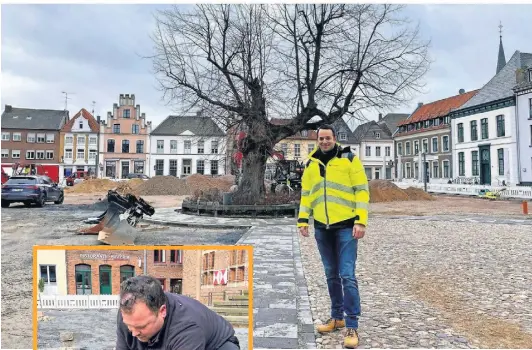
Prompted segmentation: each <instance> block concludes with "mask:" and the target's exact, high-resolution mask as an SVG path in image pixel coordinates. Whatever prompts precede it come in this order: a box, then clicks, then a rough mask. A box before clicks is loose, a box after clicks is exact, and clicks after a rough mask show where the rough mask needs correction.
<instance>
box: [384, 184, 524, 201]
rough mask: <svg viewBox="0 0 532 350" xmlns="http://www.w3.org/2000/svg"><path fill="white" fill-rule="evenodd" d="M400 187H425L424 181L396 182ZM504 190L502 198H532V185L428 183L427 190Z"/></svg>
mask: <svg viewBox="0 0 532 350" xmlns="http://www.w3.org/2000/svg"><path fill="white" fill-rule="evenodd" d="M394 183H395V184H396V185H397V186H398V187H400V188H403V189H405V188H408V187H418V188H423V186H424V184H423V183H422V182H394ZM483 189H486V190H488V191H501V190H503V189H504V191H502V192H500V197H501V198H518V199H532V187H528V186H512V187H503V186H483V185H455V184H430V183H429V184H427V191H428V192H433V193H447V194H461V195H466V196H476V195H478V194H479V192H480V190H483Z"/></svg>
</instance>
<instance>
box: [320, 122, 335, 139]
mask: <svg viewBox="0 0 532 350" xmlns="http://www.w3.org/2000/svg"><path fill="white" fill-rule="evenodd" d="M320 130H331V131H332V133H333V136H334V137H335V138H336V130H335V129H334V126H332V125H330V124H323V125H322V126H320V127H319V128H318V130H316V137H317V138H319V133H320Z"/></svg>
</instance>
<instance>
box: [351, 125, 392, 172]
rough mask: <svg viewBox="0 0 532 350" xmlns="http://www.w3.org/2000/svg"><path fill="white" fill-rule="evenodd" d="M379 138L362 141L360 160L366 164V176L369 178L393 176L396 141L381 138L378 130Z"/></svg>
mask: <svg viewBox="0 0 532 350" xmlns="http://www.w3.org/2000/svg"><path fill="white" fill-rule="evenodd" d="M377 136H378V137H379V138H377V139H375V140H374V141H373V140H364V141H361V143H360V152H359V153H357V154H359V155H360V160H361V161H362V164H363V165H364V170H365V171H366V176H367V178H368V180H369V179H375V180H378V179H388V180H391V179H392V178H393V172H392V170H393V168H392V167H391V162H393V155H394V143H393V140H379V139H380V137H381V135H379V132H376V137H377Z"/></svg>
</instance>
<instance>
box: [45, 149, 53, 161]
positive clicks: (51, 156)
mask: <svg viewBox="0 0 532 350" xmlns="http://www.w3.org/2000/svg"><path fill="white" fill-rule="evenodd" d="M46 159H54V151H46Z"/></svg>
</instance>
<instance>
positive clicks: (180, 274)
mask: <svg viewBox="0 0 532 350" xmlns="http://www.w3.org/2000/svg"><path fill="white" fill-rule="evenodd" d="M38 259H39V257H38ZM65 260H66V269H65V270H66V284H67V294H70V295H75V294H113V295H116V294H119V293H120V283H121V282H122V281H124V280H125V279H127V278H129V277H131V276H138V275H141V274H147V275H150V276H153V277H155V278H157V279H158V280H159V281H160V282H161V285H162V286H163V288H164V290H165V291H168V292H173V293H179V294H184V295H188V296H190V297H193V298H196V299H198V300H201V301H202V302H207V301H208V298H209V294H211V296H212V294H213V293H214V294H215V295H220V293H221V294H223V292H224V291H233V292H239V291H242V290H247V289H248V285H249V284H248V255H247V252H246V251H245V250H216V251H214V250H205V251H204V250H187V249H183V250H168V249H166V250H162V249H159V250H66V253H65ZM38 264H40V262H39V261H38ZM46 264H47V266H48V265H50V263H49V262H47V263H46ZM39 266H40V265H39ZM48 268H49V267H48ZM54 271H55V267H54ZM41 277H42V276H41ZM57 279H58V280H59V279H61V276H57Z"/></svg>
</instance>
